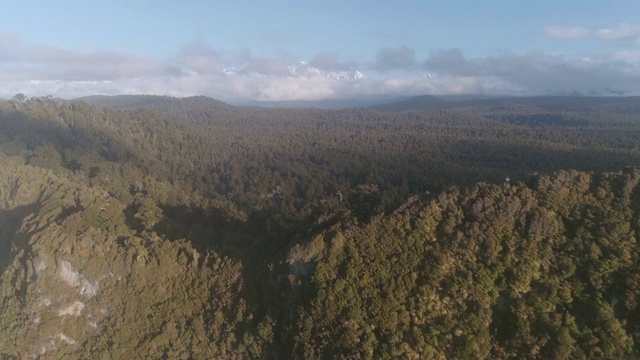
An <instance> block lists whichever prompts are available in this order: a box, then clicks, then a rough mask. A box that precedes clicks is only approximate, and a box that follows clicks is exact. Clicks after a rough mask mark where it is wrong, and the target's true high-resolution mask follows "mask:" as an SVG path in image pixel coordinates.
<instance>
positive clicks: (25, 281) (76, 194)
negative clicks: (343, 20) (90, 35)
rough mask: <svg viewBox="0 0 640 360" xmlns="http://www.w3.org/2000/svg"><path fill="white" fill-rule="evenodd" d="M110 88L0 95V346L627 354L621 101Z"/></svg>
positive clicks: (630, 271)
mask: <svg viewBox="0 0 640 360" xmlns="http://www.w3.org/2000/svg"><path fill="white" fill-rule="evenodd" d="M93 100H100V101H107V100H105V99H93ZM108 100H109V101H110V100H113V101H114V102H117V103H118V104H115V103H114V107H118V108H122V109H123V110H115V109H109V108H99V107H95V106H92V105H88V104H87V103H85V102H82V101H64V100H60V99H55V98H50V97H46V98H32V99H26V98H24V97H19V96H16V97H15V98H14V99H12V100H10V101H0V163H1V164H2V166H1V167H0V251H1V252H2V257H0V280H1V288H0V290H1V293H0V333H2V334H3V337H2V340H0V349H2V355H1V356H5V357H12V356H13V357H17V358H25V357H37V356H39V355H38V354H41V353H42V356H43V357H45V358H47V357H71V358H122V357H131V355H132V354H135V356H141V357H150V358H440V359H445V358H452V359H453V358H458V359H467V358H491V359H493V358H540V359H547V358H558V359H563V358H616V359H625V358H629V359H632V358H638V357H639V356H640V353H639V350H638V349H640V315H639V314H640V301H639V300H638V299H640V272H639V271H638V266H639V265H638V264H639V260H640V259H638V256H639V255H638V244H637V239H638V235H639V232H640V220H639V219H640V186H639V183H640V170H638V169H637V168H635V167H634V166H637V165H640V147H639V145H638V140H637V139H638V138H640V121H639V120H640V119H639V115H638V112H637V104H635V103H633V102H632V101H631V100H628V99H625V100H624V101H621V102H617V103H614V102H606V101H603V102H598V101H595V102H594V103H593V104H591V105H589V104H587V103H584V102H580V101H577V102H576V103H574V104H573V105H572V104H568V105H567V104H564V105H563V104H562V103H559V102H558V101H560V100H558V99H555V98H538V99H533V100H526V99H524V100H519V101H504V100H501V101H497V102H496V101H493V102H483V101H480V100H478V101H477V102H475V103H474V102H467V103H463V105H465V106H463V107H458V108H454V109H439V110H429V111H423V112H404V113H400V114H383V113H380V112H377V111H373V110H367V109H347V110H340V111H333V110H311V109H303V110H300V109H299V110H283V109H271V110H267V109H252V108H234V107H231V106H228V105H226V104H223V103H220V102H218V101H214V100H212V99H207V98H204V97H195V98H188V99H173V98H167V97H146V96H144V97H131V98H130V97H125V98H120V99H108ZM427 100H433V99H427ZM123 101H125V102H128V103H124V104H123ZM437 103H438V104H440V105H439V106H444V105H443V104H444V102H442V103H441V102H437ZM634 104H635V105H634ZM142 107H144V108H142ZM634 109H635V110H634ZM621 170H622V171H621ZM585 171H589V172H585ZM534 172H538V173H540V174H543V175H533V173H534ZM507 176H509V177H510V178H511V181H510V182H509V183H505V182H504V178H505V177H507ZM443 190H444V191H443ZM414 194H418V195H414ZM407 199H409V200H407Z"/></svg>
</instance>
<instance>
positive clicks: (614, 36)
mask: <svg viewBox="0 0 640 360" xmlns="http://www.w3.org/2000/svg"><path fill="white" fill-rule="evenodd" d="M595 35H596V36H597V37H598V38H600V39H605V40H629V39H637V38H639V37H640V25H633V24H626V23H622V24H620V25H618V27H616V28H613V29H600V30H598V31H596V32H595Z"/></svg>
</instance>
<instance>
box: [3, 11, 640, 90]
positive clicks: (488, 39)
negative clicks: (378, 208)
mask: <svg viewBox="0 0 640 360" xmlns="http://www.w3.org/2000/svg"><path fill="white" fill-rule="evenodd" d="M638 15H640V2H638V1H637V0H636V1H629V0H607V1H604V0H601V1H594V0H581V1H574V0H566V1H558V0H555V1H536V2H530V1H526V2H525V1H515V0H510V1H506V0H487V1H462V0H450V1H427V0H422V1H414V0H396V1H376V0H369V1H362V0H351V1H350V0H343V1H334V0H327V1H320V0H316V1H293V0H275V1H250V0H236V1H225V2H222V1H188V0H183V1H180V2H178V1H162V0H156V1H149V0H144V1H143V0H128V1H123V0H111V1H89V0H85V1H76V0H73V1H71V0H59V1H55V2H52V1H33V0H32V1H29V0H26V1H13V2H7V3H5V4H3V9H2V13H1V14H0V83H1V84H2V86H1V87H0V97H5V98H6V97H10V96H12V95H13V94H15V93H18V92H22V93H24V94H26V95H27V96H40V95H54V96H61V97H75V96H82V95H89V94H131V93H135V94H140V93H145V94H164V95H173V96H188V95H208V96H212V97H216V98H219V99H222V100H228V101H237V100H244V99H251V100H317V99H324V98H357V97H362V96H382V95H389V96H395V95H398V96H400V95H422V94H460V93H484V94H498V95H541V94H595V95H611V94H625V95H640V85H637V84H640V19H639V16H638ZM299 61H304V62H305V63H299Z"/></svg>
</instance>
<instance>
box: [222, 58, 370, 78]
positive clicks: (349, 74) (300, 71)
mask: <svg viewBox="0 0 640 360" xmlns="http://www.w3.org/2000/svg"><path fill="white" fill-rule="evenodd" d="M288 70H289V73H290V74H291V75H292V76H298V77H307V78H308V77H326V78H331V79H339V80H344V79H362V78H363V77H365V76H364V74H363V73H361V72H360V71H359V70H355V69H352V70H328V71H327V70H322V69H320V68H318V67H315V66H313V65H311V64H309V63H308V62H306V61H298V63H297V64H295V65H291V66H288ZM223 73H224V74H226V75H237V74H242V75H250V76H265V75H266V74H264V73H262V72H260V71H255V70H251V69H247V68H245V67H232V68H227V69H224V70H223Z"/></svg>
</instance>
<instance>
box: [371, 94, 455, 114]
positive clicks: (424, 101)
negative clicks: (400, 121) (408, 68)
mask: <svg viewBox="0 0 640 360" xmlns="http://www.w3.org/2000/svg"><path fill="white" fill-rule="evenodd" d="M451 104H454V103H453V102H447V101H445V100H442V99H440V98H438V97H436V96H433V95H422V96H416V97H414V98H411V99H407V100H402V101H397V102H392V103H388V104H381V105H375V106H372V107H371V108H372V109H375V110H378V111H384V112H402V111H416V110H432V109H443V108H447V107H449V106H450V105H451Z"/></svg>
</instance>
